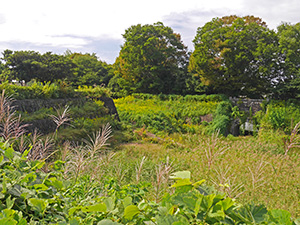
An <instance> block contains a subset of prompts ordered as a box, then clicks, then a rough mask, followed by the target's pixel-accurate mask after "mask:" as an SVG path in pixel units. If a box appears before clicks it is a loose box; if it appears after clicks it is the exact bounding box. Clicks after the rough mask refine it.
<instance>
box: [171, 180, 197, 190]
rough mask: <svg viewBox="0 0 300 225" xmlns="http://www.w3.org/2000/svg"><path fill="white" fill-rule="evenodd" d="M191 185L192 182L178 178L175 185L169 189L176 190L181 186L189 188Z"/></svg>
mask: <svg viewBox="0 0 300 225" xmlns="http://www.w3.org/2000/svg"><path fill="white" fill-rule="evenodd" d="M191 185H192V182H191V181H190V179H188V178H185V179H181V178H178V180H176V182H175V184H173V185H172V186H171V187H174V188H177V187H181V186H191Z"/></svg>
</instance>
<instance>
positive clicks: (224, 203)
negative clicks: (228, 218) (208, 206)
mask: <svg viewBox="0 0 300 225" xmlns="http://www.w3.org/2000/svg"><path fill="white" fill-rule="evenodd" d="M219 203H220V204H222V206H223V209H224V211H227V210H228V209H229V208H230V207H231V206H233V205H234V201H233V200H232V199H231V198H226V199H224V200H223V201H220V202H219Z"/></svg>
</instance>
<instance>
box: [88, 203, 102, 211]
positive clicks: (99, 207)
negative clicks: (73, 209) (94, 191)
mask: <svg viewBox="0 0 300 225" xmlns="http://www.w3.org/2000/svg"><path fill="white" fill-rule="evenodd" d="M82 212H106V205H105V204H104V203H99V204H96V205H91V206H84V207H82Z"/></svg>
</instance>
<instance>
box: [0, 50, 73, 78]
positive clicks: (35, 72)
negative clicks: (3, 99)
mask: <svg viewBox="0 0 300 225" xmlns="http://www.w3.org/2000/svg"><path fill="white" fill-rule="evenodd" d="M3 60H4V64H5V69H4V72H3V74H2V76H5V77H7V78H9V79H18V80H25V81H26V82H28V81H30V80H32V79H36V80H38V81H41V82H48V81H50V82H53V81H55V80H58V79H61V80H63V79H67V78H70V77H72V74H73V71H72V70H73V69H74V67H75V65H74V64H73V62H72V61H71V60H70V59H68V58H66V57H65V56H62V55H57V54H52V53H51V52H47V53H45V54H40V53H39V52H35V51H11V50H5V51H4V52H3Z"/></svg>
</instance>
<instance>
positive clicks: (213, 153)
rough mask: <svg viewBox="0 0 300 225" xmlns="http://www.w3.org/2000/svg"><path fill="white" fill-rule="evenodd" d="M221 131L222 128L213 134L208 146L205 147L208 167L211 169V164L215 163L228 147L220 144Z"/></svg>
mask: <svg viewBox="0 0 300 225" xmlns="http://www.w3.org/2000/svg"><path fill="white" fill-rule="evenodd" d="M219 133H220V130H217V132H214V133H213V134H212V136H211V138H210V139H209V140H208V142H207V145H208V148H205V155H206V158H207V163H208V168H209V169H211V166H212V165H213V164H214V162H215V160H216V159H217V158H218V157H219V156H221V155H223V154H224V153H225V152H226V151H227V150H228V148H226V147H219V148H218V144H219V143H220V140H219V137H218V136H219Z"/></svg>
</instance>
